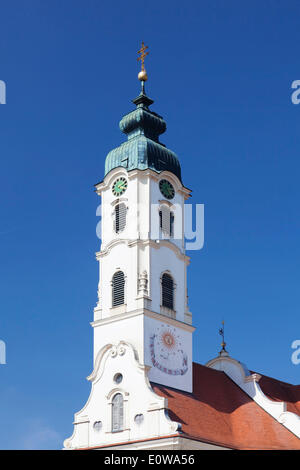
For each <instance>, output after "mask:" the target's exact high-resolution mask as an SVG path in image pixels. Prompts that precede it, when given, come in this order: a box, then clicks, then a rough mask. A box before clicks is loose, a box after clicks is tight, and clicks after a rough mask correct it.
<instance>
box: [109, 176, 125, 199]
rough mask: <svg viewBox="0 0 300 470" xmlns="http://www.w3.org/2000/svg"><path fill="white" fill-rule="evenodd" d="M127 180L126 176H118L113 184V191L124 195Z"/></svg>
mask: <svg viewBox="0 0 300 470" xmlns="http://www.w3.org/2000/svg"><path fill="white" fill-rule="evenodd" d="M127 184H128V183H127V180H126V178H123V177H121V178H118V179H116V181H115V182H114V184H113V187H112V192H113V195H114V196H122V194H124V193H125V191H126V189H127Z"/></svg>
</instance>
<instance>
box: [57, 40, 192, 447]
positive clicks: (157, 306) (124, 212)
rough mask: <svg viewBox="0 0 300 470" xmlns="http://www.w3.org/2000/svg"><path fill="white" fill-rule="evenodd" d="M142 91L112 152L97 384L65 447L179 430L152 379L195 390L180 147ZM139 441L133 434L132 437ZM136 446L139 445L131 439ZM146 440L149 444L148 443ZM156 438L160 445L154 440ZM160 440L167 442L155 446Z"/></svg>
mask: <svg viewBox="0 0 300 470" xmlns="http://www.w3.org/2000/svg"><path fill="white" fill-rule="evenodd" d="M139 52H140V53H141V61H142V70H141V72H140V73H139V80H140V81H141V92H140V94H139V95H138V97H137V98H135V99H134V100H133V103H134V105H135V109H134V110H133V111H131V112H130V113H129V114H126V115H125V116H124V117H123V118H122V119H121V121H120V129H121V131H122V132H123V133H124V134H126V136H127V141H125V142H124V143H122V144H121V145H120V146H119V147H117V148H115V149H113V150H112V151H111V152H109V154H108V155H107V157H106V161H105V173H104V179H103V181H101V182H100V183H98V184H96V185H95V189H96V192H97V194H98V195H99V196H100V197H101V246H100V249H99V251H98V252H97V253H96V258H97V260H98V261H99V285H98V302H97V305H96V307H95V309H94V318H93V322H92V323H91V325H92V327H93V331H94V370H93V372H92V373H91V375H90V376H89V377H88V380H90V381H91V386H92V387H91V394H90V397H89V399H88V401H87V403H86V405H85V406H84V407H83V408H82V410H81V411H79V412H78V413H76V414H75V420H74V432H73V435H72V436H71V437H70V438H69V439H66V441H65V443H64V445H65V448H66V449H74V448H91V447H95V448H101V447H107V446H108V445H109V446H111V445H113V444H116V445H117V444H118V443H119V444H120V443H127V444H128V445H130V443H132V442H133V441H134V442H145V441H147V440H148V441H149V440H153V439H154V441H153V442H155V439H161V438H162V437H164V438H165V439H167V438H168V436H169V437H171V436H174V434H176V433H178V432H179V431H180V426H179V425H178V423H177V422H175V421H172V420H171V419H170V417H169V416H168V413H167V400H166V398H164V397H162V396H159V395H157V394H156V393H154V391H153V388H152V385H151V384H160V385H165V386H168V387H172V388H174V389H177V390H180V391H185V392H192V390H193V383H192V333H193V331H194V328H193V326H192V315H191V313H190V311H189V308H188V297H187V266H188V264H189V258H188V257H187V256H186V254H185V248H184V203H185V201H186V200H187V199H188V198H189V196H190V191H189V190H188V189H187V188H186V187H184V185H183V183H182V178H181V168H180V163H179V160H178V157H177V156H176V155H175V153H173V152H172V151H171V150H169V149H168V148H167V147H166V146H165V145H164V144H162V143H161V142H160V140H159V136H160V135H161V134H163V133H164V132H165V130H166V123H165V121H164V119H163V118H162V117H161V116H160V115H158V114H157V113H155V112H154V111H152V110H151V109H150V106H151V105H152V104H153V101H152V100H151V99H150V98H149V97H148V96H147V94H146V92H145V81H146V80H147V74H146V70H145V67H144V58H145V56H146V55H147V52H146V47H145V46H144V45H143V46H142V49H141V51H139ZM135 446H136V444H135ZM135 448H137V447H135ZM144 448H148V447H147V446H146V447H145V446H144ZM151 448H156V447H155V444H152V445H151ZM157 448H161V447H157Z"/></svg>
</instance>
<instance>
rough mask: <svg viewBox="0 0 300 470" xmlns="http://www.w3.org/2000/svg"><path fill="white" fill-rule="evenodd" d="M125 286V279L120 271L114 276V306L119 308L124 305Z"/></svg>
mask: <svg viewBox="0 0 300 470" xmlns="http://www.w3.org/2000/svg"><path fill="white" fill-rule="evenodd" d="M124 286H125V277H124V273H123V272H122V271H118V272H117V273H115V274H114V275H113V279H112V305H113V307H117V306H118V305H122V304H124Z"/></svg>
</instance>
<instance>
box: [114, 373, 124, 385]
mask: <svg viewBox="0 0 300 470" xmlns="http://www.w3.org/2000/svg"><path fill="white" fill-rule="evenodd" d="M122 380H123V375H122V374H120V373H118V374H116V375H115V376H114V382H115V383H116V384H120V383H121V382H122Z"/></svg>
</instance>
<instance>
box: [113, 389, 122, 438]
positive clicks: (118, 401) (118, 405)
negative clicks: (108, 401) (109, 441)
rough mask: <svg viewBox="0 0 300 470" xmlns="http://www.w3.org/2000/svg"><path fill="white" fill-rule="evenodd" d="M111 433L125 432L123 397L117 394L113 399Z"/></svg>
mask: <svg viewBox="0 0 300 470" xmlns="http://www.w3.org/2000/svg"><path fill="white" fill-rule="evenodd" d="M111 414H112V417H111V418H112V419H111V423H112V424H111V431H112V432H118V431H123V414H124V413H123V396H122V395H121V393H117V394H116V395H115V396H114V397H113V399H112V411H111Z"/></svg>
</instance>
